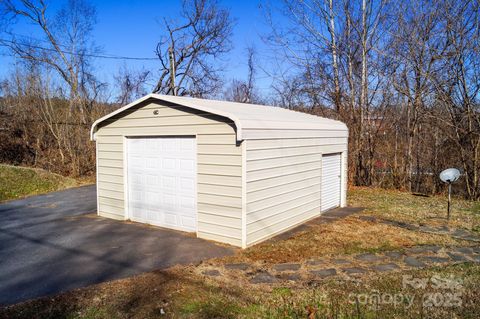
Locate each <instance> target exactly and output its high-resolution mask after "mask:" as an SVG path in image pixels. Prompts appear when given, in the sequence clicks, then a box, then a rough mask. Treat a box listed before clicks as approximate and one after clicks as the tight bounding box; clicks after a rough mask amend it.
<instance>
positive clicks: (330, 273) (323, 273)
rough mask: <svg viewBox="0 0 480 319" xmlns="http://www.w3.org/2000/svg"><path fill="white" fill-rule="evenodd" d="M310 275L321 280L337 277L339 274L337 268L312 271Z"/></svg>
mask: <svg viewBox="0 0 480 319" xmlns="http://www.w3.org/2000/svg"><path fill="white" fill-rule="evenodd" d="M310 273H311V274H313V275H315V276H317V277H320V278H327V277H331V276H335V275H336V274H337V270H336V269H335V268H328V269H320V270H312V271H310Z"/></svg>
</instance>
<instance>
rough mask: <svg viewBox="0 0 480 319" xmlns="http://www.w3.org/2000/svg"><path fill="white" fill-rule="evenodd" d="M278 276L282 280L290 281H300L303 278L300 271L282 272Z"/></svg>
mask: <svg viewBox="0 0 480 319" xmlns="http://www.w3.org/2000/svg"><path fill="white" fill-rule="evenodd" d="M277 277H278V278H280V279H282V280H289V281H299V280H301V279H302V276H301V275H300V274H298V273H290V274H281V275H279V276H277Z"/></svg>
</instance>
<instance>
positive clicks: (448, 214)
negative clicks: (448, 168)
mask: <svg viewBox="0 0 480 319" xmlns="http://www.w3.org/2000/svg"><path fill="white" fill-rule="evenodd" d="M451 192H452V183H448V210H447V220H450V193H451Z"/></svg>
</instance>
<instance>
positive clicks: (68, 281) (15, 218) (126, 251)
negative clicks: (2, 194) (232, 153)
mask: <svg viewBox="0 0 480 319" xmlns="http://www.w3.org/2000/svg"><path fill="white" fill-rule="evenodd" d="M95 194H96V192H95V186H94V185H93V186H84V187H79V188H73V189H69V190H65V191H61V192H55V193H50V194H45V195H40V196H35V197H29V198H26V199H22V200H18V201H11V202H7V203H3V204H0V305H8V304H12V303H16V302H20V301H24V300H27V299H31V298H35V297H40V296H44V295H50V294H55V293H59V292H63V291H67V290H71V289H74V288H80V287H84V286H87V285H91V284H95V283H100V282H103V281H108V280H112V279H118V278H124V277H128V276H132V275H135V274H139V273H142V272H146V271H151V270H154V269H162V268H167V267H170V266H172V265H175V264H189V263H195V262H199V261H201V260H204V259H208V258H213V257H220V256H225V255H230V254H233V252H234V249H233V248H226V247H223V246H220V245H216V244H214V243H212V242H208V241H205V240H202V239H199V238H195V237H193V236H191V235H189V234H185V233H182V232H177V231H173V230H168V229H163V228H156V227H149V226H146V225H141V224H134V223H125V222H120V221H115V220H111V219H106V218H100V217H96V216H92V213H95V211H96V195H95Z"/></svg>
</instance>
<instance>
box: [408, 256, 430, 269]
mask: <svg viewBox="0 0 480 319" xmlns="http://www.w3.org/2000/svg"><path fill="white" fill-rule="evenodd" d="M403 261H404V262H405V264H406V265H407V266H410V267H414V268H420V267H425V266H426V265H425V264H424V263H423V262H421V261H420V260H418V259H417V258H415V257H412V256H407V257H405V258H404V259H403Z"/></svg>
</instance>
